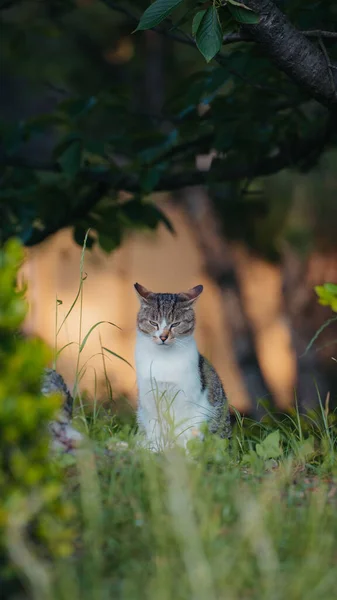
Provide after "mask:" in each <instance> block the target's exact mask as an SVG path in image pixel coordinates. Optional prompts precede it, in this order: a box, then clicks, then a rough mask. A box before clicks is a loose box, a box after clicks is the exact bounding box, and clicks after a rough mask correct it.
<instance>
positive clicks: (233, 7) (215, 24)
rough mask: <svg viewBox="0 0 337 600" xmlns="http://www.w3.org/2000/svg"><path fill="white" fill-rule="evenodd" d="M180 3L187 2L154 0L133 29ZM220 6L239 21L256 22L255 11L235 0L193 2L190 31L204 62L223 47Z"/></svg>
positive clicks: (160, 17)
mask: <svg viewBox="0 0 337 600" xmlns="http://www.w3.org/2000/svg"><path fill="white" fill-rule="evenodd" d="M182 4H186V3H185V2H184V0H155V2H153V3H152V4H151V5H150V6H149V7H148V8H147V9H146V11H145V12H144V13H143V15H142V17H141V19H140V21H139V25H138V27H137V29H136V31H139V30H144V29H152V28H153V27H156V25H159V24H160V23H161V22H162V21H164V20H165V19H166V18H167V17H169V16H170V15H171V14H172V12H173V11H174V10H175V9H176V8H177V7H179V5H182ZM198 5H199V6H198ZM200 5H202V6H206V8H201V10H200ZM222 8H226V9H228V11H229V13H230V15H232V16H233V18H234V19H235V20H236V21H237V22H238V23H250V24H252V23H258V22H259V17H258V15H257V14H256V13H255V12H254V11H253V10H252V9H250V8H249V7H248V6H246V5H245V4H243V3H242V2H237V1H236V0H228V1H227V2H221V1H219V2H213V3H212V2H205V3H202V2H197V3H195V8H194V10H193V11H190V10H189V11H188V12H189V13H191V14H192V16H193V19H192V35H193V37H194V38H195V40H196V44H197V46H198V48H199V50H200V52H201V54H202V55H203V56H204V57H205V59H206V61H207V62H209V61H210V60H212V58H214V56H215V55H216V54H217V53H218V52H219V51H220V49H221V47H222V39H223V28H222V23H221V18H220V9H222ZM193 13H194V14H193ZM230 15H229V16H230ZM227 16H228V15H227Z"/></svg>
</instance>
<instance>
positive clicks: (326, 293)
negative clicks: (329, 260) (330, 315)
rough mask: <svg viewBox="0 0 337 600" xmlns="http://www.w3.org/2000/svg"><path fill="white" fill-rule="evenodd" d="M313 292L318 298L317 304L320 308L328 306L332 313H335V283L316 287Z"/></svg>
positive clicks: (336, 288)
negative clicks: (320, 305)
mask: <svg viewBox="0 0 337 600" xmlns="http://www.w3.org/2000/svg"><path fill="white" fill-rule="evenodd" d="M315 292H316V294H317V296H318V302H319V303H320V304H322V306H330V308H331V310H333V312H337V285H336V284H335V283H324V284H323V285H316V287H315Z"/></svg>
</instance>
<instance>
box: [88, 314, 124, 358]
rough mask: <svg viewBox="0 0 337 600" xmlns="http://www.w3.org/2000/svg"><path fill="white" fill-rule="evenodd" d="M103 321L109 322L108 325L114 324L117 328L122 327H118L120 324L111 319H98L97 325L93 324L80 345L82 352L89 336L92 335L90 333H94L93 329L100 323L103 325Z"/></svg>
mask: <svg viewBox="0 0 337 600" xmlns="http://www.w3.org/2000/svg"><path fill="white" fill-rule="evenodd" d="M102 323H107V324H108V325H112V326H113V327H117V329H120V327H118V325H115V323H112V322H111V321H98V323H95V325H93V326H92V327H90V329H89V331H88V333H87V334H86V335H85V336H84V338H83V340H82V342H81V345H80V350H79V351H80V352H82V350H83V348H84V346H85V345H86V343H87V340H88V337H89V336H90V334H91V333H92V331H93V330H94V329H96V327H98V326H99V325H102Z"/></svg>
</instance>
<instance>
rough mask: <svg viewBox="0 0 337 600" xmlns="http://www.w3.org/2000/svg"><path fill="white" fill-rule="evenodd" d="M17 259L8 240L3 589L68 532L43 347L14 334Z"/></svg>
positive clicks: (2, 379) (1, 320) (0, 436)
mask: <svg viewBox="0 0 337 600" xmlns="http://www.w3.org/2000/svg"><path fill="white" fill-rule="evenodd" d="M22 260H23V250H22V248H21V247H20V244H19V243H18V242H17V241H16V240H10V241H9V242H8V243H7V245H6V246H5V248H3V249H1V250H0V488H1V501H2V502H1V506H0V556H1V566H0V569H1V571H0V576H1V580H2V587H3V586H7V587H6V589H7V590H8V589H9V586H12V585H13V582H15V581H16V577H17V574H18V572H19V571H20V572H21V574H22V573H23V574H24V575H25V576H26V577H27V578H28V580H29V582H30V584H31V585H32V586H34V582H33V581H32V578H33V577H34V569H32V561H34V557H35V558H37V557H41V556H43V557H52V556H56V555H64V554H66V553H69V552H71V550H72V539H73V535H74V530H73V529H72V528H70V527H68V524H69V520H70V518H71V517H72V514H73V508H72V506H71V505H70V504H69V501H66V500H65V499H64V498H63V490H62V472H61V467H60V466H59V465H57V464H56V463H55V462H53V461H52V460H51V457H50V452H49V436H48V422H49V421H50V420H51V419H52V418H53V416H54V415H55V411H57V410H58V409H59V407H60V402H61V399H60V398H59V397H58V396H57V395H55V396H52V397H48V398H46V397H45V396H43V395H42V394H41V392H40V385H41V376H42V373H43V369H44V367H45V365H46V364H47V361H48V359H49V351H48V349H47V347H46V346H45V345H44V344H43V342H41V341H40V340H26V339H22V337H20V335H19V333H18V332H19V329H20V327H21V325H22V322H23V320H24V318H25V315H26V311H27V304H26V301H25V298H24V292H25V290H21V291H20V290H18V289H17V288H16V280H17V273H18V269H19V267H20V264H21V262H22ZM28 547H29V550H28ZM4 589H5V588H3V591H4Z"/></svg>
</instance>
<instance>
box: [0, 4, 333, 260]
mask: <svg viewBox="0 0 337 600" xmlns="http://www.w3.org/2000/svg"><path fill="white" fill-rule="evenodd" d="M0 15H1V21H2V30H3V38H4V40H3V78H4V80H5V84H6V82H7V86H8V82H10V86H9V87H11V86H12V87H11V89H12V92H11V93H10V92H8V94H7V95H6V93H5V98H4V99H3V100H2V108H3V114H4V117H3V121H2V123H1V139H2V142H1V146H0V162H1V171H2V191H1V197H0V217H1V219H0V220H1V232H0V233H1V239H2V241H4V240H6V239H8V238H9V237H10V236H12V235H13V234H15V235H17V236H19V237H20V238H21V240H22V241H23V242H24V243H25V244H26V245H33V244H36V243H39V242H40V241H42V240H43V239H45V238H46V237H47V236H48V235H50V234H52V233H54V232H56V231H58V230H59V229H60V228H62V227H64V226H69V225H71V226H74V237H75V240H76V241H78V242H79V243H82V241H83V238H84V233H85V230H86V228H87V227H88V226H90V227H92V228H93V230H95V231H96V232H97V238H98V242H99V244H100V246H101V247H102V248H103V249H105V250H106V251H110V250H112V249H113V248H115V247H116V246H117V245H118V244H119V243H120V240H121V237H122V235H123V232H124V231H125V230H127V229H129V228H134V227H144V226H146V227H150V228H155V227H156V226H157V224H158V223H160V222H161V221H163V220H164V221H165V223H166V225H167V226H168V227H169V226H170V224H169V223H168V222H167V220H166V219H165V217H164V215H163V214H162V213H161V211H160V210H159V209H158V208H157V207H156V206H155V205H154V204H153V202H152V200H151V194H152V192H155V191H175V190H180V189H181V188H183V187H185V186H193V185H200V184H201V185H206V186H207V187H208V189H209V192H210V194H211V196H213V197H216V198H217V199H220V200H219V201H220V203H225V202H226V201H227V200H226V198H227V196H226V194H225V191H224V190H225V188H226V186H228V183H230V184H231V186H232V189H233V190H234V196H235V197H234V200H235V202H241V201H242V198H244V197H245V193H246V192H247V191H249V190H250V189H251V186H252V185H253V184H254V181H255V180H256V179H257V178H259V177H263V176H267V175H270V174H273V173H277V172H279V171H281V170H282V169H285V168H289V167H290V168H296V169H300V170H302V171H308V170H310V169H311V168H312V167H313V166H314V165H316V164H317V162H318V161H319V159H320V157H321V155H322V153H323V152H324V151H325V150H326V149H328V148H330V147H333V146H335V145H336V106H337V99H336V98H337V93H336V83H337V70H336V60H337V50H336V39H337V32H335V31H333V30H332V28H331V24H332V23H336V22H337V7H336V3H335V2H333V0H328V1H324V2H323V1H316V0H297V1H295V2H294V1H293V2H286V1H280V2H271V1H270V0H247V1H246V2H244V3H241V2H236V1H234V0H228V2H222V1H221V0H219V1H218V0H217V1H215V2H213V3H207V4H205V3H203V2H195V1H193V2H192V1H191V0H156V1H155V2H153V3H152V4H151V5H150V6H148V2H147V1H146V2H144V1H142V0H133V1H131V2H128V3H125V2H118V1H112V0H99V1H96V2H92V1H90V0H77V1H74V0H50V2H48V3H36V2H30V1H26V2H24V3H23V2H21V1H19V0H13V1H12V2H4V1H2V2H1V4H0ZM28 21H29V28H28V27H27V23H28ZM149 28H152V31H139V30H148V29H149ZM137 29H138V31H136V32H135V30H137ZM132 32H134V34H133V35H132ZM198 49H199V51H200V52H198ZM205 59H206V60H205ZM13 81H14V84H13ZM15 86H17V88H18V89H19V90H20V92H21V100H18V98H15V101H14V102H13V105H11V104H12V101H13V89H14V90H15V89H16V88H15ZM5 88H6V86H5ZM6 98H7V100H6ZM27 107H28V108H27ZM210 152H212V153H213V160H212V164H211V168H209V169H208V168H207V170H203V169H202V166H200V161H199V162H198V160H197V158H196V157H198V156H199V157H200V156H202V155H205V154H206V155H207V154H209V153H210ZM121 191H123V192H127V194H126V195H125V194H123V195H122V196H121V194H120V192H121ZM94 239H96V236H95V235H94V236H93V238H92V240H91V242H93V241H94Z"/></svg>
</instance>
